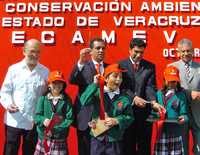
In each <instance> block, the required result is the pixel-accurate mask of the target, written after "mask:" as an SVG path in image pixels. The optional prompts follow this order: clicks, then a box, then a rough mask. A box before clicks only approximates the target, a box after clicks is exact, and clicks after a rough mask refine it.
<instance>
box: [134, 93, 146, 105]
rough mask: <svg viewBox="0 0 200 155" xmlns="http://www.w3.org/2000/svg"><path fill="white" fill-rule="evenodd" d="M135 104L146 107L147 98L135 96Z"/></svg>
mask: <svg viewBox="0 0 200 155" xmlns="http://www.w3.org/2000/svg"><path fill="white" fill-rule="evenodd" d="M133 104H135V105H136V106H138V107H140V108H144V107H145V106H146V100H144V99H143V98H141V97H139V96H135V97H134V99H133Z"/></svg>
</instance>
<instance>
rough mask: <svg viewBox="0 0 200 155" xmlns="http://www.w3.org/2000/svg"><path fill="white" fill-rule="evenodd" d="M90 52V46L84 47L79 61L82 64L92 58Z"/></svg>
mask: <svg viewBox="0 0 200 155" xmlns="http://www.w3.org/2000/svg"><path fill="white" fill-rule="evenodd" d="M90 52H91V49H90V48H83V49H82V50H81V51H80V58H79V60H78V62H79V63H80V64H81V65H84V64H85V63H86V62H87V61H88V60H89V59H90Z"/></svg>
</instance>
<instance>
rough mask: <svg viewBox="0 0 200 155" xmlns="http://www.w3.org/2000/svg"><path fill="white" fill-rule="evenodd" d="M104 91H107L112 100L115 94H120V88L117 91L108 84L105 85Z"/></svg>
mask: <svg viewBox="0 0 200 155" xmlns="http://www.w3.org/2000/svg"><path fill="white" fill-rule="evenodd" d="M104 93H107V94H108V96H109V97H110V99H111V100H112V99H113V97H114V96H115V95H119V93H120V90H119V88H118V89H117V90H115V91H110V90H109V89H108V87H107V86H104Z"/></svg>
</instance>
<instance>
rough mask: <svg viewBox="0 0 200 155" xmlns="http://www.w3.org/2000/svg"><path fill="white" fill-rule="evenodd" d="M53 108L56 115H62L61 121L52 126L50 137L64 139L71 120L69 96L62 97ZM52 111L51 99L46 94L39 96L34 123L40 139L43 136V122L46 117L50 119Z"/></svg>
mask: <svg viewBox="0 0 200 155" xmlns="http://www.w3.org/2000/svg"><path fill="white" fill-rule="evenodd" d="M55 110H56V111H55V112H56V113H57V114H58V115H60V116H62V117H63V121H62V122H61V123H60V124H57V125H55V126H54V127H53V129H52V131H51V132H52V137H51V139H66V137H67V135H68V132H69V126H70V124H71V123H72V121H73V115H72V104H71V99H70V98H69V97H64V98H63V99H61V100H59V101H58V103H57V105H56V109H55ZM53 113H54V112H53V108H52V100H50V99H48V98H47V96H41V97H40V98H39V100H38V103H37V106H36V112H35V124H36V125H37V132H38V136H39V139H40V140H43V138H44V130H45V126H44V124H43V122H44V120H45V119H46V118H48V119H51V117H52V115H53Z"/></svg>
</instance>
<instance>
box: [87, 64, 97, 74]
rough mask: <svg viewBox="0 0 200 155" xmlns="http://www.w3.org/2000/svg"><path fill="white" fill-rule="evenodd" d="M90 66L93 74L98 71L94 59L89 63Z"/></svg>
mask: <svg viewBox="0 0 200 155" xmlns="http://www.w3.org/2000/svg"><path fill="white" fill-rule="evenodd" d="M88 66H89V68H90V71H91V73H92V75H96V74H97V71H96V68H95V65H94V63H93V61H90V62H89V63H88Z"/></svg>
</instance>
